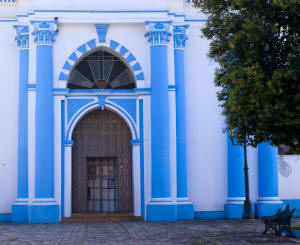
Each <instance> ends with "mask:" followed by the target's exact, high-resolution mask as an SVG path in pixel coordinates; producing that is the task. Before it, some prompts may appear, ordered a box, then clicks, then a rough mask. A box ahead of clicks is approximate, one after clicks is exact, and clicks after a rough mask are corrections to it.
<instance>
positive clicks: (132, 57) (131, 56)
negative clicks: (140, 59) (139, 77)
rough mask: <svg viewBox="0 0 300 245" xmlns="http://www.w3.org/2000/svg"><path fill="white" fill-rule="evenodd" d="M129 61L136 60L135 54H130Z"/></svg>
mask: <svg viewBox="0 0 300 245" xmlns="http://www.w3.org/2000/svg"><path fill="white" fill-rule="evenodd" d="M126 60H127V62H128V63H130V62H131V61H134V60H136V58H135V57H134V56H133V54H131V53H130V54H129V55H128V56H127V58H126Z"/></svg>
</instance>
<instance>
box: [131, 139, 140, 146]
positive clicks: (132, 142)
mask: <svg viewBox="0 0 300 245" xmlns="http://www.w3.org/2000/svg"><path fill="white" fill-rule="evenodd" d="M139 143H140V140H138V139H135V140H130V144H131V145H134V144H139Z"/></svg>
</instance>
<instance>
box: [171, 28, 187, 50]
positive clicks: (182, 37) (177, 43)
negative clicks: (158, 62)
mask: <svg viewBox="0 0 300 245" xmlns="http://www.w3.org/2000/svg"><path fill="white" fill-rule="evenodd" d="M188 30H189V25H175V26H174V27H173V38H174V49H181V50H183V49H184V47H185V43H186V40H188V37H187V35H188Z"/></svg>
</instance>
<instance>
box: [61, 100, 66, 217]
mask: <svg viewBox="0 0 300 245" xmlns="http://www.w3.org/2000/svg"><path fill="white" fill-rule="evenodd" d="M64 186H65V101H64V100H62V101H61V205H60V206H61V207H60V208H61V217H62V218H63V217H65V188H64Z"/></svg>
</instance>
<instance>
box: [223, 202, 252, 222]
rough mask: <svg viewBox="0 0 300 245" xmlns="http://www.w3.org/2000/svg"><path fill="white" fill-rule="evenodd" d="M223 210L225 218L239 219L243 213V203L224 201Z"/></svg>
mask: <svg viewBox="0 0 300 245" xmlns="http://www.w3.org/2000/svg"><path fill="white" fill-rule="evenodd" d="M252 210H254V209H252ZM224 212H225V218H226V219H241V218H242V217H243V213H244V204H237V203H233V202H232V203H230V202H229V203H225V205H224Z"/></svg>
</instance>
